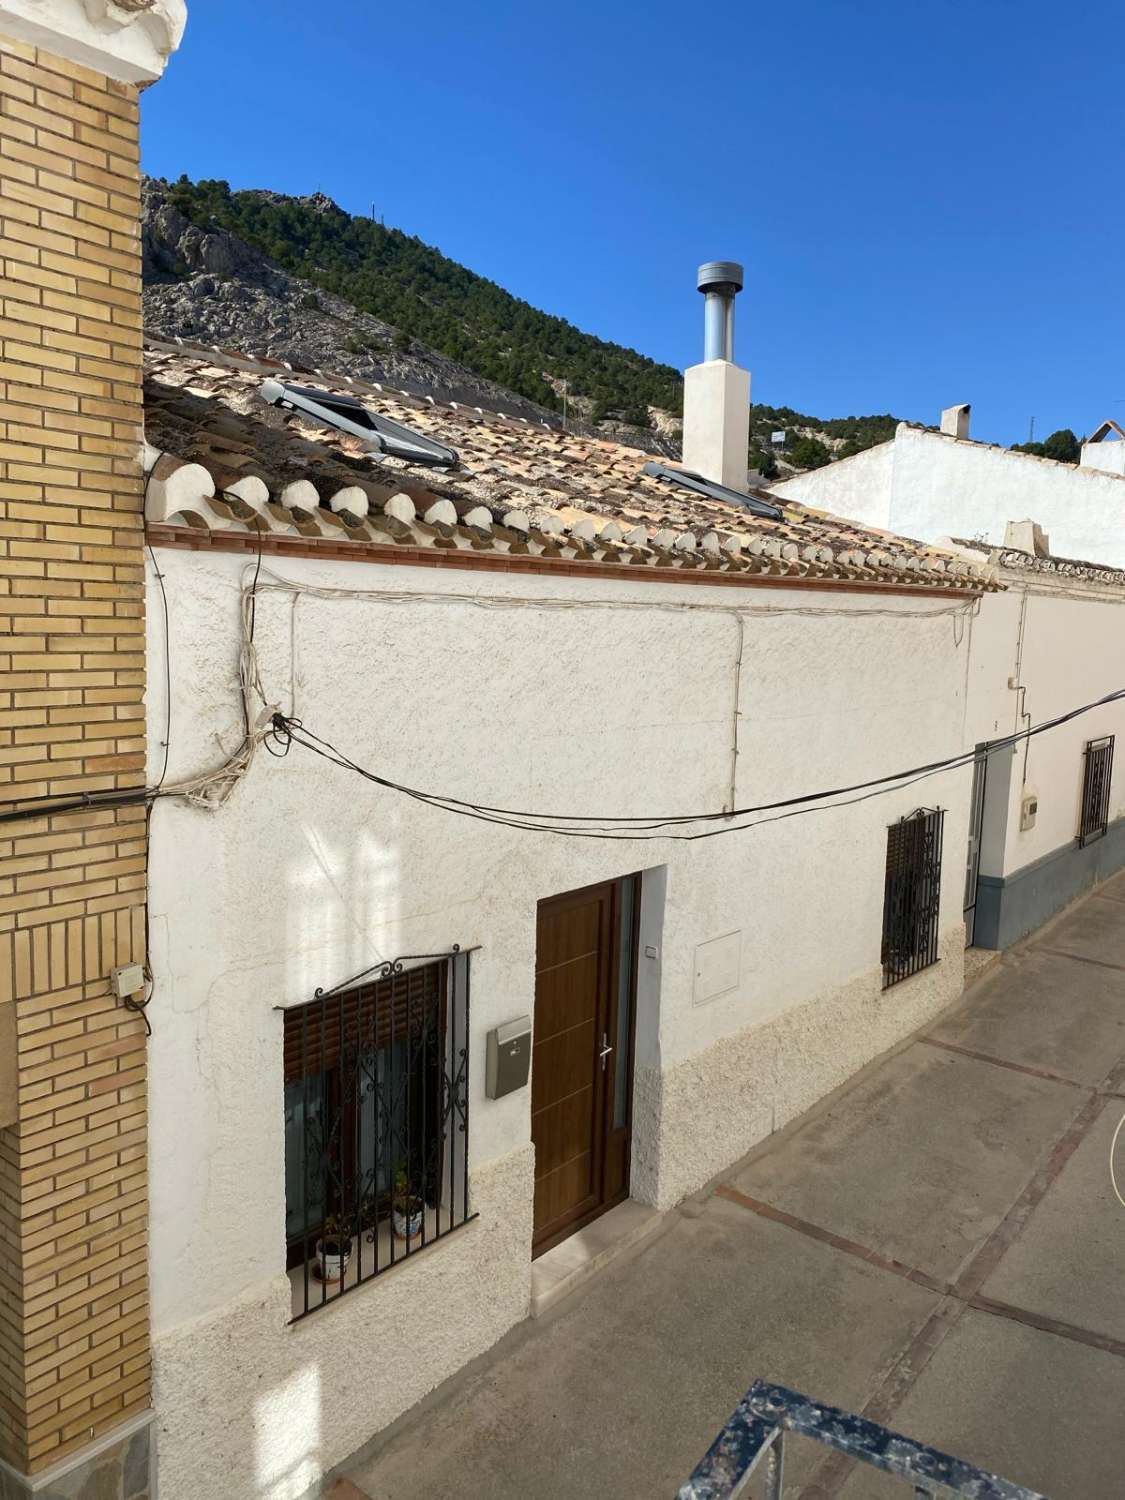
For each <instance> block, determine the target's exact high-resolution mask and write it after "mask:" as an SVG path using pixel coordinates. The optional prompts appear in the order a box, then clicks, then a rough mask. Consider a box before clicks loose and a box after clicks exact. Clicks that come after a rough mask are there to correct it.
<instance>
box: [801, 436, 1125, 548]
mask: <svg viewBox="0 0 1125 1500" xmlns="http://www.w3.org/2000/svg"><path fill="white" fill-rule="evenodd" d="M969 415H970V412H969V407H968V406H954V407H950V408H948V409H947V410H946V411H944V412H943V413H942V420H941V431H940V432H935V431H934V430H933V429H932V428H929V427H920V426H916V425H915V424H913V423H911V422H900V423H899V425H898V428H897V429H896V431H895V435H894V437H893V438H892V439H891V441H890V442H887V443H880V444H879V445H878V446H877V447H875V448H868V449H867V450H866V451H865V452H863V453H857V454H855V455H854V456H853V457H851V458H842V459H840V460H838V461H837V462H836V463H832V464H828V465H826V466H825V467H824V468H822V469H813V470H811V471H810V472H808V473H806V474H797V475H795V476H793V477H792V478H789V479H784V480H779V481H778V482H777V483H776V484H775V485H773V486H772V492H773V493H774V494H776V495H780V496H784V497H785V498H787V499H792V500H799V501H801V503H802V504H804V505H812V506H818V507H821V508H823V509H825V510H830V511H833V512H834V513H835V514H836V515H841V516H850V517H851V518H852V519H853V520H856V521H861V522H863V523H864V524H865V525H868V526H881V527H886V528H887V529H888V530H890V531H895V532H898V533H899V534H901V535H903V536H913V537H919V538H922V539H924V540H934V539H936V538H937V537H941V536H965V537H975V538H977V539H979V540H980V541H983V542H988V543H990V544H991V545H993V546H1000V545H1002V544H1003V542H1004V536H1005V529H1006V527H1007V524H1008V522H1009V521H1010V520H1013V519H1014V518H1017V517H1021V516H1034V518H1035V519H1036V520H1037V521H1038V522H1039V524H1040V525H1041V526H1043V527H1044V528H1045V529H1046V530H1047V532H1049V534H1050V536H1051V538H1052V540H1053V542H1054V545H1055V547H1056V549H1057V551H1058V552H1059V553H1060V554H1061V555H1063V556H1065V557H1088V558H1092V559H1094V560H1095V561H1097V562H1099V563H1102V564H1107V565H1110V566H1112V567H1118V568H1125V442H1123V441H1122V434H1121V428H1120V427H1118V426H1117V424H1116V423H1115V422H1104V423H1103V424H1102V425H1101V427H1099V428H1098V430H1097V431H1096V432H1095V433H1094V434H1093V436H1092V437H1091V438H1090V439H1089V440H1088V441H1087V442H1086V443H1085V444H1084V445H1083V447H1082V456H1081V462H1080V463H1078V464H1065V463H1058V462H1056V460H1054V459H1051V458H1038V457H1036V456H1035V455H1034V454H1029V453H1013V452H1012V451H1011V450H1010V449H1008V448H1001V447H998V446H996V445H995V444H993V443H979V442H976V441H975V440H973V439H972V438H970V437H969Z"/></svg>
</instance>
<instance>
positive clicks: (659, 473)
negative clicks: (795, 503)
mask: <svg viewBox="0 0 1125 1500" xmlns="http://www.w3.org/2000/svg"><path fill="white" fill-rule="evenodd" d="M642 472H643V473H645V474H647V475H648V476H649V477H650V478H651V479H662V480H663V481H664V482H665V483H666V484H674V485H678V486H679V488H680V489H683V490H691V491H693V493H694V494H696V495H706V496H707V498H708V499H709V500H725V501H726V502H727V504H728V505H741V506H742V508H743V510H748V511H749V512H750V514H751V515H752V516H765V517H766V519H767V520H770V521H782V520H784V519H785V517H784V516H783V515H782V512H781V511H780V510H779V509H778V507H777V506H776V505H771V504H770V503H769V501H768V500H759V499H758V497H757V496H756V495H746V494H743V492H742V491H741V490H732V489H728V488H727V486H726V485H725V484H716V483H715V482H714V481H713V480H710V479H704V477H703V475H702V474H693V473H692V471H691V470H690V469H672V468H669V467H668V465H667V464H658V463H655V462H653V463H647V464H645V466H644V469H643V471H642Z"/></svg>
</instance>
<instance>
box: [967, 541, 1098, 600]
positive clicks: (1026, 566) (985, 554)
mask: <svg viewBox="0 0 1125 1500" xmlns="http://www.w3.org/2000/svg"><path fill="white" fill-rule="evenodd" d="M949 540H950V541H951V542H952V543H953V545H954V546H955V547H958V548H964V550H965V551H966V552H972V553H975V555H976V556H977V557H979V558H980V559H981V560H982V561H984V560H985V559H987V561H988V562H989V564H990V565H991V566H992V567H994V568H1009V569H1011V570H1012V571H1013V572H1019V573H1045V574H1050V575H1053V576H1054V577H1056V578H1075V579H1078V580H1079V581H1080V582H1082V583H1097V584H1103V585H1104V586H1105V587H1107V588H1116V589H1123V588H1125V568H1113V567H1108V566H1107V565H1106V564H1105V563H1095V562H1081V561H1080V560H1079V559H1078V558H1076V557H1056V556H1055V555H1054V554H1050V555H1048V556H1046V557H1040V556H1038V555H1037V554H1036V553H1034V552H1021V551H1019V550H1018V549H1017V548H1015V547H994V546H993V545H992V544H991V543H990V542H981V541H974V540H971V539H968V538H963V537H957V536H955V537H950V538H949Z"/></svg>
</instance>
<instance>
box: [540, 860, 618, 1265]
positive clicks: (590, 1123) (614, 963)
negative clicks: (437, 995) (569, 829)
mask: <svg viewBox="0 0 1125 1500" xmlns="http://www.w3.org/2000/svg"><path fill="white" fill-rule="evenodd" d="M638 883H639V882H638V879H637V878H636V877H630V878H629V879H628V880H624V881H610V882H607V883H606V884H604V885H595V886H588V887H587V888H586V889H585V890H581V891H570V892H568V893H567V894H566V895H565V896H555V897H553V898H552V899H551V900H549V901H542V902H540V904H539V920H538V928H537V941H536V956H535V1032H534V1038H533V1047H532V1054H531V1057H532V1062H531V1138H532V1140H533V1142H534V1143H535V1227H534V1234H533V1239H532V1253H533V1254H534V1255H538V1254H540V1253H541V1252H542V1251H544V1250H547V1249H549V1248H550V1247H551V1246H552V1245H554V1244H557V1243H558V1241H559V1240H562V1239H565V1238H566V1236H567V1235H568V1234H572V1233H573V1232H574V1231H575V1230H576V1229H579V1228H581V1227H582V1225H583V1224H586V1223H588V1222H589V1221H590V1220H591V1219H594V1218H596V1217H597V1216H598V1214H600V1213H603V1212H604V1211H605V1210H606V1209H607V1208H611V1207H612V1206H613V1204H615V1203H619V1202H620V1201H621V1200H622V1199H623V1198H625V1197H627V1196H628V1191H629V1126H630V1119H629V1116H630V1102H631V1101H630V1094H631V1089H632V1031H633V1027H632V1000H633V968H634V965H633V956H634V951H635V927H636V898H637V886H638Z"/></svg>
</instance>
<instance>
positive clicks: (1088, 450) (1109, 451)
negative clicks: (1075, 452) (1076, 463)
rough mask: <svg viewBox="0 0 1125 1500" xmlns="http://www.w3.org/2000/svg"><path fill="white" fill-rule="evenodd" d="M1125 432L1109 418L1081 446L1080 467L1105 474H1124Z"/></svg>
mask: <svg viewBox="0 0 1125 1500" xmlns="http://www.w3.org/2000/svg"><path fill="white" fill-rule="evenodd" d="M1123 439H1125V432H1123V431H1122V430H1121V428H1120V427H1119V426H1118V424H1117V423H1116V422H1115V421H1114V420H1113V418H1112V417H1111V418H1110V420H1109V421H1108V422H1103V423H1102V425H1101V426H1100V427H1099V428H1098V430H1097V432H1093V433H1091V434H1090V436H1089V437H1088V438H1087V439H1086V441H1085V442H1084V443H1083V444H1082V458H1081V460H1080V462H1081V466H1082V468H1084V469H1103V470H1104V471H1105V472H1106V473H1107V474H1125V441H1123Z"/></svg>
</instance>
